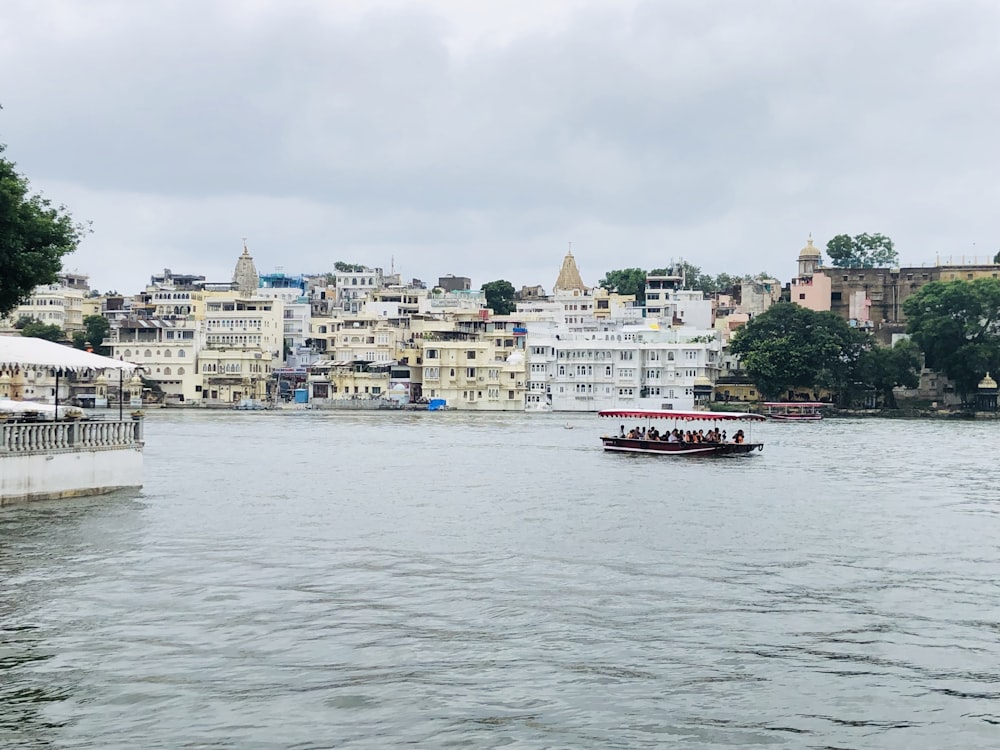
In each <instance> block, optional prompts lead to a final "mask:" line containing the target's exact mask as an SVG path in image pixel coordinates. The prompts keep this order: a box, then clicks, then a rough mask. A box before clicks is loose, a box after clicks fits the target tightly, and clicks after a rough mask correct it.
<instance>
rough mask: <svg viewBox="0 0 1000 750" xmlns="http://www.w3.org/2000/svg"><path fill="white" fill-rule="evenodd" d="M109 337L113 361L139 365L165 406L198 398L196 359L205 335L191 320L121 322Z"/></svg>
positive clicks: (198, 381) (199, 391)
mask: <svg viewBox="0 0 1000 750" xmlns="http://www.w3.org/2000/svg"><path fill="white" fill-rule="evenodd" d="M109 335H110V342H107V343H108V345H109V346H110V347H111V356H112V358H113V359H117V360H124V361H125V362H134V363H135V364H137V365H140V366H141V367H142V375H143V377H144V378H146V380H147V381H150V382H152V383H154V384H155V385H156V387H158V388H160V389H161V390H162V392H163V398H164V400H165V401H166V402H167V403H176V404H185V403H192V402H197V401H198V400H199V399H201V383H202V379H201V376H200V374H199V373H198V356H199V353H200V351H201V349H202V347H203V346H204V341H205V333H204V329H203V328H202V326H200V325H199V323H198V321H196V320H194V318H191V319H187V318H186V317H185V318H183V319H176V318H175V319H172V320H160V319H154V320H140V319H135V318H131V319H126V320H121V321H118V323H117V324H116V325H115V327H113V328H112V329H111V331H110V334H109Z"/></svg>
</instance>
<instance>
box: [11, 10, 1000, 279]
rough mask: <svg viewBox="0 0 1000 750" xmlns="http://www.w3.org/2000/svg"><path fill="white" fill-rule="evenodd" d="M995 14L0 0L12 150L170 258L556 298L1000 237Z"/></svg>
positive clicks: (102, 260) (34, 179) (143, 249)
mask: <svg viewBox="0 0 1000 750" xmlns="http://www.w3.org/2000/svg"><path fill="white" fill-rule="evenodd" d="M998 40H1000V2H996V0H982V1H981V2H971V1H966V0H949V1H947V2H946V1H944V0H941V1H939V2H929V1H927V0H877V2H876V1H875V0H864V1H860V2H854V1H853V0H837V1H836V2H833V1H832V0H831V1H830V2H803V1H802V0H754V2H744V1H743V0H729V1H727V2H721V1H718V2H717V1H713V0H687V1H686V2H677V1H671V0H661V1H652V0H651V1H648V2H645V1H642V0H575V1H573V2H570V1H569V0H503V1H502V2H485V1H483V2H477V1H476V0H409V1H408V2H404V1H403V0H238V1H236V0H234V1H233V2H212V0H196V1H187V0H179V1H178V0H172V1H171V2H165V1H162V2H161V1H159V0H143V1H142V2H136V1H135V0H88V1H87V2H79V0H4V2H3V3H2V5H0V104H2V106H3V110H2V111H0V142H3V143H6V144H7V147H8V149H7V153H6V157H7V158H9V159H11V160H13V161H15V162H17V164H18V168H19V170H20V171H21V173H22V174H24V175H25V176H27V177H28V178H29V179H30V180H31V183H32V187H33V188H34V189H35V190H37V191H41V192H43V193H44V194H45V195H46V196H47V197H49V198H51V199H53V200H54V201H55V202H60V203H64V204H66V206H67V207H69V209H70V210H71V211H72V213H73V214H74V216H75V217H76V218H78V219H85V220H90V221H92V222H93V234H92V235H90V236H89V237H88V238H87V239H86V240H85V241H84V243H83V244H82V245H81V247H80V249H79V250H78V251H77V252H76V253H75V254H74V255H72V256H70V257H69V258H68V260H67V263H66V267H67V268H69V269H72V270H78V271H80V272H83V273H87V274H89V275H90V277H91V285H92V286H93V287H95V288H97V289H100V290H101V291H106V290H108V289H112V288H113V289H116V290H118V291H120V292H125V293H130V292H135V291H139V290H140V289H141V288H142V287H143V286H144V285H145V284H146V283H147V282H148V280H149V277H150V275H151V274H153V273H157V272H160V271H162V269H163V268H170V269H172V270H173V271H174V272H178V273H195V274H203V275H205V276H207V277H208V278H209V279H211V280H218V281H225V280H229V279H231V277H232V273H233V268H234V266H235V263H236V259H237V257H238V256H239V254H240V252H241V250H242V243H243V240H242V238H243V237H246V238H247V245H248V246H249V249H250V252H251V254H252V255H253V257H254V260H255V262H256V265H257V269H258V271H260V272H261V273H268V272H272V271H275V270H277V269H281V270H283V271H284V272H285V273H289V274H297V273H313V272H317V273H318V272H323V271H327V270H331V269H332V266H333V263H334V262H335V261H337V260H343V261H347V262H352V263H364V264H366V265H369V266H380V267H382V268H384V269H386V271H388V270H389V268H390V264H392V263H394V264H395V269H396V270H397V271H398V272H400V273H402V274H403V275H404V278H407V279H409V278H411V277H417V278H421V279H423V280H424V281H431V282H433V281H435V280H436V279H437V277H438V276H443V275H445V274H448V273H452V274H455V275H459V276H470V277H471V278H472V280H473V284H474V286H475V287H478V286H480V285H481V284H482V283H483V282H486V281H491V280H494V279H501V278H502V279H507V280H509V281H511V282H512V283H513V284H514V286H515V287H518V288H520V286H521V285H523V284H541V285H542V286H544V287H545V288H546V290H550V289H551V287H552V284H553V282H554V281H555V279H556V276H557V274H558V271H559V266H560V264H561V261H562V257H563V255H564V254H565V252H566V249H567V243H568V242H572V243H573V245H572V247H573V253H574V255H575V256H576V258H577V262H578V264H579V266H580V271H581V273H582V275H583V278H584V281H586V282H587V283H590V284H596V282H597V281H598V280H599V279H600V278H601V276H602V275H603V274H604V272H605V271H607V270H609V269H615V268H623V267H630V266H639V267H642V268H646V269H650V268H654V267H657V266H662V265H666V264H667V263H669V261H670V260H671V259H677V258H684V259H685V260H689V261H690V262H692V263H694V264H696V265H699V266H701V267H702V269H703V270H705V271H707V272H710V273H713V274H715V273H719V272H722V271H725V272H728V273H756V272H758V271H763V270H766V271H769V272H770V273H772V274H775V275H777V276H778V277H779V278H782V279H783V280H787V278H788V277H790V276H792V275H793V274H794V271H795V259H796V257H797V255H798V251H799V249H800V248H801V247H802V246H803V245H804V244H805V240H806V238H807V236H808V235H809V234H810V233H812V235H813V237H814V238H815V241H816V244H817V246H819V247H821V248H822V247H823V246H825V244H826V242H827V240H829V239H830V237H832V236H833V235H835V234H842V233H847V234H857V233H860V232H881V233H883V234H887V235H889V236H890V237H892V238H893V240H895V242H896V245H897V249H898V250H899V253H900V260H901V262H902V263H903V264H904V265H907V264H912V265H919V264H921V263H933V262H934V261H935V259H936V257H937V256H938V255H941V256H942V257H945V256H954V257H955V258H956V259H958V258H960V257H961V256H966V257H967V258H969V257H971V256H973V255H978V256H980V257H981V258H985V257H986V256H990V257H992V255H993V254H994V253H995V252H996V251H997V250H998V249H1000V210H998V206H1000V177H998V174H1000V169H998V168H1000V135H998V123H1000V117H998V115H1000V96H998V95H997V92H998V91H1000V44H998Z"/></svg>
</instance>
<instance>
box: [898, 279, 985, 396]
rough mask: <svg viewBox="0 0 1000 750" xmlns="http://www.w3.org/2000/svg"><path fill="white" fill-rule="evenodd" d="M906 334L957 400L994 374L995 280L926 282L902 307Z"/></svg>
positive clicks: (973, 390)
mask: <svg viewBox="0 0 1000 750" xmlns="http://www.w3.org/2000/svg"><path fill="white" fill-rule="evenodd" d="M903 312H904V313H905V314H906V320H907V330H908V331H909V333H910V335H911V336H912V337H913V340H914V341H916V342H917V344H918V345H919V346H920V348H921V349H922V350H923V352H924V358H925V363H926V365H927V366H928V367H930V368H931V369H934V370H937V371H938V372H941V373H943V374H944V375H946V376H948V377H949V378H951V380H953V381H954V383H955V387H956V389H957V390H958V392H959V393H961V394H962V395H963V396H967V395H969V394H971V393H974V392H975V389H976V386H977V385H978V383H979V381H980V379H982V377H983V375H985V374H986V372H987V371H992V372H997V371H998V370H1000V281H998V280H997V279H991V278H981V279H974V280H972V281H963V280H955V281H932V282H931V283H929V284H925V285H924V286H923V287H921V288H920V290H919V291H918V292H917V293H916V294H914V295H912V296H910V297H908V298H907V299H906V300H905V301H904V302H903Z"/></svg>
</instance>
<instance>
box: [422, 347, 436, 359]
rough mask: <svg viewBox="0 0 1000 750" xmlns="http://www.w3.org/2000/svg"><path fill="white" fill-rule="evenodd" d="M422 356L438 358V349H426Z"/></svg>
mask: <svg viewBox="0 0 1000 750" xmlns="http://www.w3.org/2000/svg"><path fill="white" fill-rule="evenodd" d="M424 356H425V357H426V358H427V359H437V358H438V350H437V349H428V350H427V353H426V354H425V355H424Z"/></svg>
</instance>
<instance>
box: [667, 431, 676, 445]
mask: <svg viewBox="0 0 1000 750" xmlns="http://www.w3.org/2000/svg"><path fill="white" fill-rule="evenodd" d="M667 442H668V443H676V442H677V430H674V431H672V432H668V433H667Z"/></svg>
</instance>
